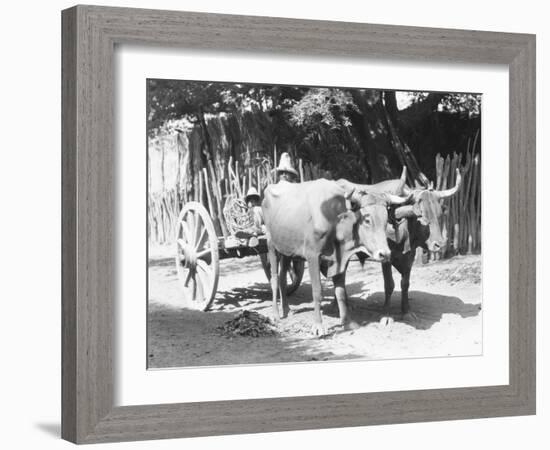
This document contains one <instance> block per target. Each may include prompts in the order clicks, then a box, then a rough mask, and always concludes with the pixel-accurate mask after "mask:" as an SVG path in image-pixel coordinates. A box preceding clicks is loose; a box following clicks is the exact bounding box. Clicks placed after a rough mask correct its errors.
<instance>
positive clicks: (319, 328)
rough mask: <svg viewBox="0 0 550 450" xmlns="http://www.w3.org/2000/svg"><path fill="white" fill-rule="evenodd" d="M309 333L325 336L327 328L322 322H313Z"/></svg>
mask: <svg viewBox="0 0 550 450" xmlns="http://www.w3.org/2000/svg"><path fill="white" fill-rule="evenodd" d="M311 334H312V335H313V336H318V337H322V336H326V334H327V329H326V328H325V326H324V325H323V324H322V323H314V324H313V325H312V326H311Z"/></svg>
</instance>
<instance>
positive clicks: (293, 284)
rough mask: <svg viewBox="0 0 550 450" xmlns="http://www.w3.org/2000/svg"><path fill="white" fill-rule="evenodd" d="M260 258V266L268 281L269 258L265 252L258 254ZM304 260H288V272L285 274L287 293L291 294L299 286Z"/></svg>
mask: <svg viewBox="0 0 550 450" xmlns="http://www.w3.org/2000/svg"><path fill="white" fill-rule="evenodd" d="M260 260H261V261H262V267H263V268H264V272H265V276H266V277H267V279H268V281H269V280H271V264H269V258H268V256H267V254H266V253H261V254H260ZM304 267H305V261H304V260H303V259H299V258H296V259H293V260H291V262H290V266H289V268H288V272H287V274H286V293H287V295H291V294H293V293H294V292H295V291H296V289H298V288H299V287H300V283H301V282H302V277H303V276H304Z"/></svg>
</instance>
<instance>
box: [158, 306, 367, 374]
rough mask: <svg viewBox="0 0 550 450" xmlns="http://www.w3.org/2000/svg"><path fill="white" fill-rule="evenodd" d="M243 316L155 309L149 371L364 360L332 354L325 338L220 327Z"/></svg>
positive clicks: (349, 355)
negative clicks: (228, 331) (238, 332)
mask: <svg viewBox="0 0 550 450" xmlns="http://www.w3.org/2000/svg"><path fill="white" fill-rule="evenodd" d="M246 309H253V308H246ZM239 313H240V310H237V309H235V310H234V311H232V312H227V311H209V312H202V311H194V310H189V309H184V308H175V307H170V306H165V305H154V306H153V307H151V308H150V309H149V315H148V316H149V318H148V342H149V346H148V355H147V361H148V368H150V369H152V368H165V367H188V366H195V367H196V366H216V365H227V364H267V363H270V364H272V363H285V362H304V361H323V360H330V359H355V358H360V357H365V355H357V354H353V353H349V354H346V355H344V356H342V355H341V354H336V353H334V352H332V351H327V350H326V348H323V347H324V346H323V342H322V341H321V340H319V339H316V338H313V337H309V336H307V337H304V335H300V336H296V337H294V336H289V335H288V334H287V333H282V332H278V333H277V334H275V335H273V336H262V337H247V336H229V337H228V336H226V335H224V334H223V333H222V331H221V330H220V328H221V327H222V326H223V325H224V324H225V323H226V322H227V321H229V320H231V319H233V318H235V317H236V316H237V315H238V314H239Z"/></svg>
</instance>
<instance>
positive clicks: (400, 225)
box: [382, 169, 461, 324]
mask: <svg viewBox="0 0 550 450" xmlns="http://www.w3.org/2000/svg"><path fill="white" fill-rule="evenodd" d="M397 181H398V180H395V181H394V184H395V185H397ZM460 183H461V176H460V172H459V170H458V169H457V171H456V183H455V186H454V187H453V188H451V189H446V190H440V191H437V190H434V189H432V188H429V189H409V188H407V187H404V188H403V192H404V193H407V194H410V195H412V200H413V203H412V204H411V205H406V206H400V207H398V208H397V209H396V210H395V219H396V223H395V225H394V227H393V230H392V229H391V228H392V227H390V228H389V231H390V232H389V233H388V245H389V247H390V250H391V258H390V260H389V261H384V262H382V273H383V275H384V293H385V302H384V317H383V318H382V322H383V323H385V324H388V323H389V322H391V319H390V315H389V311H390V303H391V295H392V293H393V290H394V287H395V283H394V281H393V275H392V266H393V267H395V268H396V269H397V271H398V272H399V273H400V274H401V312H402V313H403V314H404V315H406V314H409V281H410V275H411V269H412V265H413V262H414V258H415V254H416V249H417V248H418V247H421V248H423V249H425V250H429V251H432V252H436V251H439V250H441V249H442V248H443V246H444V240H443V234H442V232H441V216H442V207H441V205H442V202H443V200H444V199H446V198H449V197H452V196H453V195H455V194H456V193H457V192H458V190H459V189H460ZM384 187H385V188H386V189H389V190H390V191H391V188H392V185H391V184H388V183H386V184H385V186H384Z"/></svg>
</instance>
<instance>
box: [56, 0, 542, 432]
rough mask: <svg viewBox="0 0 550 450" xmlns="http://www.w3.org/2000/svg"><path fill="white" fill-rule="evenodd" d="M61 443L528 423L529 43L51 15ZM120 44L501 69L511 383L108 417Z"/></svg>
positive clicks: (293, 23) (514, 38)
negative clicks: (506, 118) (57, 116)
mask: <svg viewBox="0 0 550 450" xmlns="http://www.w3.org/2000/svg"><path fill="white" fill-rule="evenodd" d="M62 31H63V41H62V53H63V56H62V83H63V87H62V106H63V112H62V208H63V218H62V234H63V244H62V316H63V317H62V366H63V367H62V408H63V412H62V437H63V438H65V439H67V440H70V441H73V442H77V443H93V442H106V441H126V440H139V439H157V438H176V437H190V436H207V435H220V434H234V433H258V432H272V431H284V430H302V429H314V428H334V427H346V426H361V425H370V424H387V423H402V422H420V421H432V420H450V419H467V418H480V417H493V416H511V415H526V414H534V413H535V263H536V261H535V36H534V35H527V34H510V33H493V32H483V31H465V30H448V29H435V28H417V27H405V26H388V25H370V24H360V23H343V22H327V21H309V20H295V19H280V18H270V17H247V16H233V15H219V14H203V13H188V12H176V11H157V10H144V9H127V8H109V7H97V6H76V7H73V8H70V9H67V10H65V11H63V13H62ZM118 43H134V44H135V43H138V44H153V45H158V46H163V47H169V46H177V47H187V48H194V49H227V50H239V51H243V52H247V51H263V52H268V53H279V54H280V53H286V54H289V53H292V54H310V55H313V54H315V55H326V56H332V57H335V56H336V57H338V56H346V57H349V56H352V57H384V58H395V59H408V60H418V61H437V62H445V61H447V62H449V61H452V62H467V63H488V64H506V65H508V67H509V73H510V280H509V291H510V299H509V302H510V384H509V385H504V386H489V387H473V388H456V389H434V390H423V391H404V392H386V393H363V394H353V395H326V396H310V397H288V398H277V399H262V400H239V401H216V402H202V403H180V404H169V405H139V406H122V407H114V406H113V369H112V355H113V353H112V339H113V311H114V305H113V301H114V275H113V274H115V270H114V268H115V267H114V262H113V252H112V247H113V245H112V244H113V231H112V230H113V217H114V211H113V208H114V202H113V197H114V194H113V187H114V180H113V169H112V163H113V159H114V154H113V152H114V151H115V148H114V145H113V98H114V96H113V52H114V46H115V44H118Z"/></svg>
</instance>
